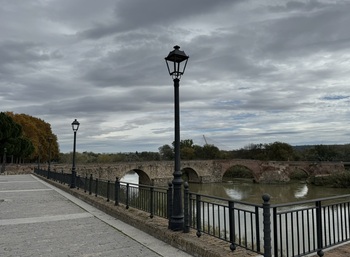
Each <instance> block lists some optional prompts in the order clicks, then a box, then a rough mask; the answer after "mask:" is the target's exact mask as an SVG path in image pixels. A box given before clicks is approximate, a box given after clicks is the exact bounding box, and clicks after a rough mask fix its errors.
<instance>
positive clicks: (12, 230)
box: [0, 175, 191, 257]
mask: <svg viewBox="0 0 350 257" xmlns="http://www.w3.org/2000/svg"><path fill="white" fill-rule="evenodd" d="M0 229H1V233H0V256H2V257H10V256H16V257H24V256H28V257H29V256H50V257H52V256H57V257H64V256H67V257H68V256H84V257H92V256H103V257H108V256H113V257H115V256H122V257H125V256H133V257H137V256H142V257H159V256H168V257H175V256H176V257H188V256H191V255H189V254H187V253H185V252H183V251H181V250H179V249H176V248H174V247H172V246H169V245H167V244H165V243H164V242H162V241H160V240H158V239H155V238H154V237H152V236H150V235H148V234H146V233H144V232H142V231H140V230H138V229H136V228H134V227H132V226H129V225H127V224H125V223H124V222H122V221H120V220H117V219H115V218H113V217H111V216H109V215H107V214H105V213H103V212H101V211H99V210H98V209H96V208H94V207H92V206H90V205H88V204H86V203H85V202H83V201H81V200H79V199H77V198H75V197H74V196H72V195H70V194H67V193H65V192H63V191H62V190H60V189H58V188H55V187H53V186H52V185H50V184H48V183H46V182H44V181H42V180H40V179H38V178H37V177H35V176H33V175H12V176H0Z"/></svg>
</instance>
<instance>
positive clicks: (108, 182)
mask: <svg viewBox="0 0 350 257" xmlns="http://www.w3.org/2000/svg"><path fill="white" fill-rule="evenodd" d="M109 184H110V181H109V180H108V181H107V202H109Z"/></svg>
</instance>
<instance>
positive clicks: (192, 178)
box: [181, 167, 201, 183]
mask: <svg viewBox="0 0 350 257" xmlns="http://www.w3.org/2000/svg"><path fill="white" fill-rule="evenodd" d="M181 171H182V179H183V180H184V181H187V182H189V183H200V182H201V179H200V177H199V176H198V173H197V172H196V171H195V170H194V169H193V168H190V167H186V168H183V169H182V170H181Z"/></svg>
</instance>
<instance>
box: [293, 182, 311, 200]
mask: <svg viewBox="0 0 350 257" xmlns="http://www.w3.org/2000/svg"><path fill="white" fill-rule="evenodd" d="M307 192H309V187H308V185H307V184H303V185H301V186H300V188H297V189H296V191H295V192H294V197H295V198H305V197H306V196H307Z"/></svg>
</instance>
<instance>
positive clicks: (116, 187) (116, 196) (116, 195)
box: [114, 177, 120, 205]
mask: <svg viewBox="0 0 350 257" xmlns="http://www.w3.org/2000/svg"><path fill="white" fill-rule="evenodd" d="M119 189H120V183H119V178H118V177H115V183H114V201H115V203H114V205H119Z"/></svg>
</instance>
